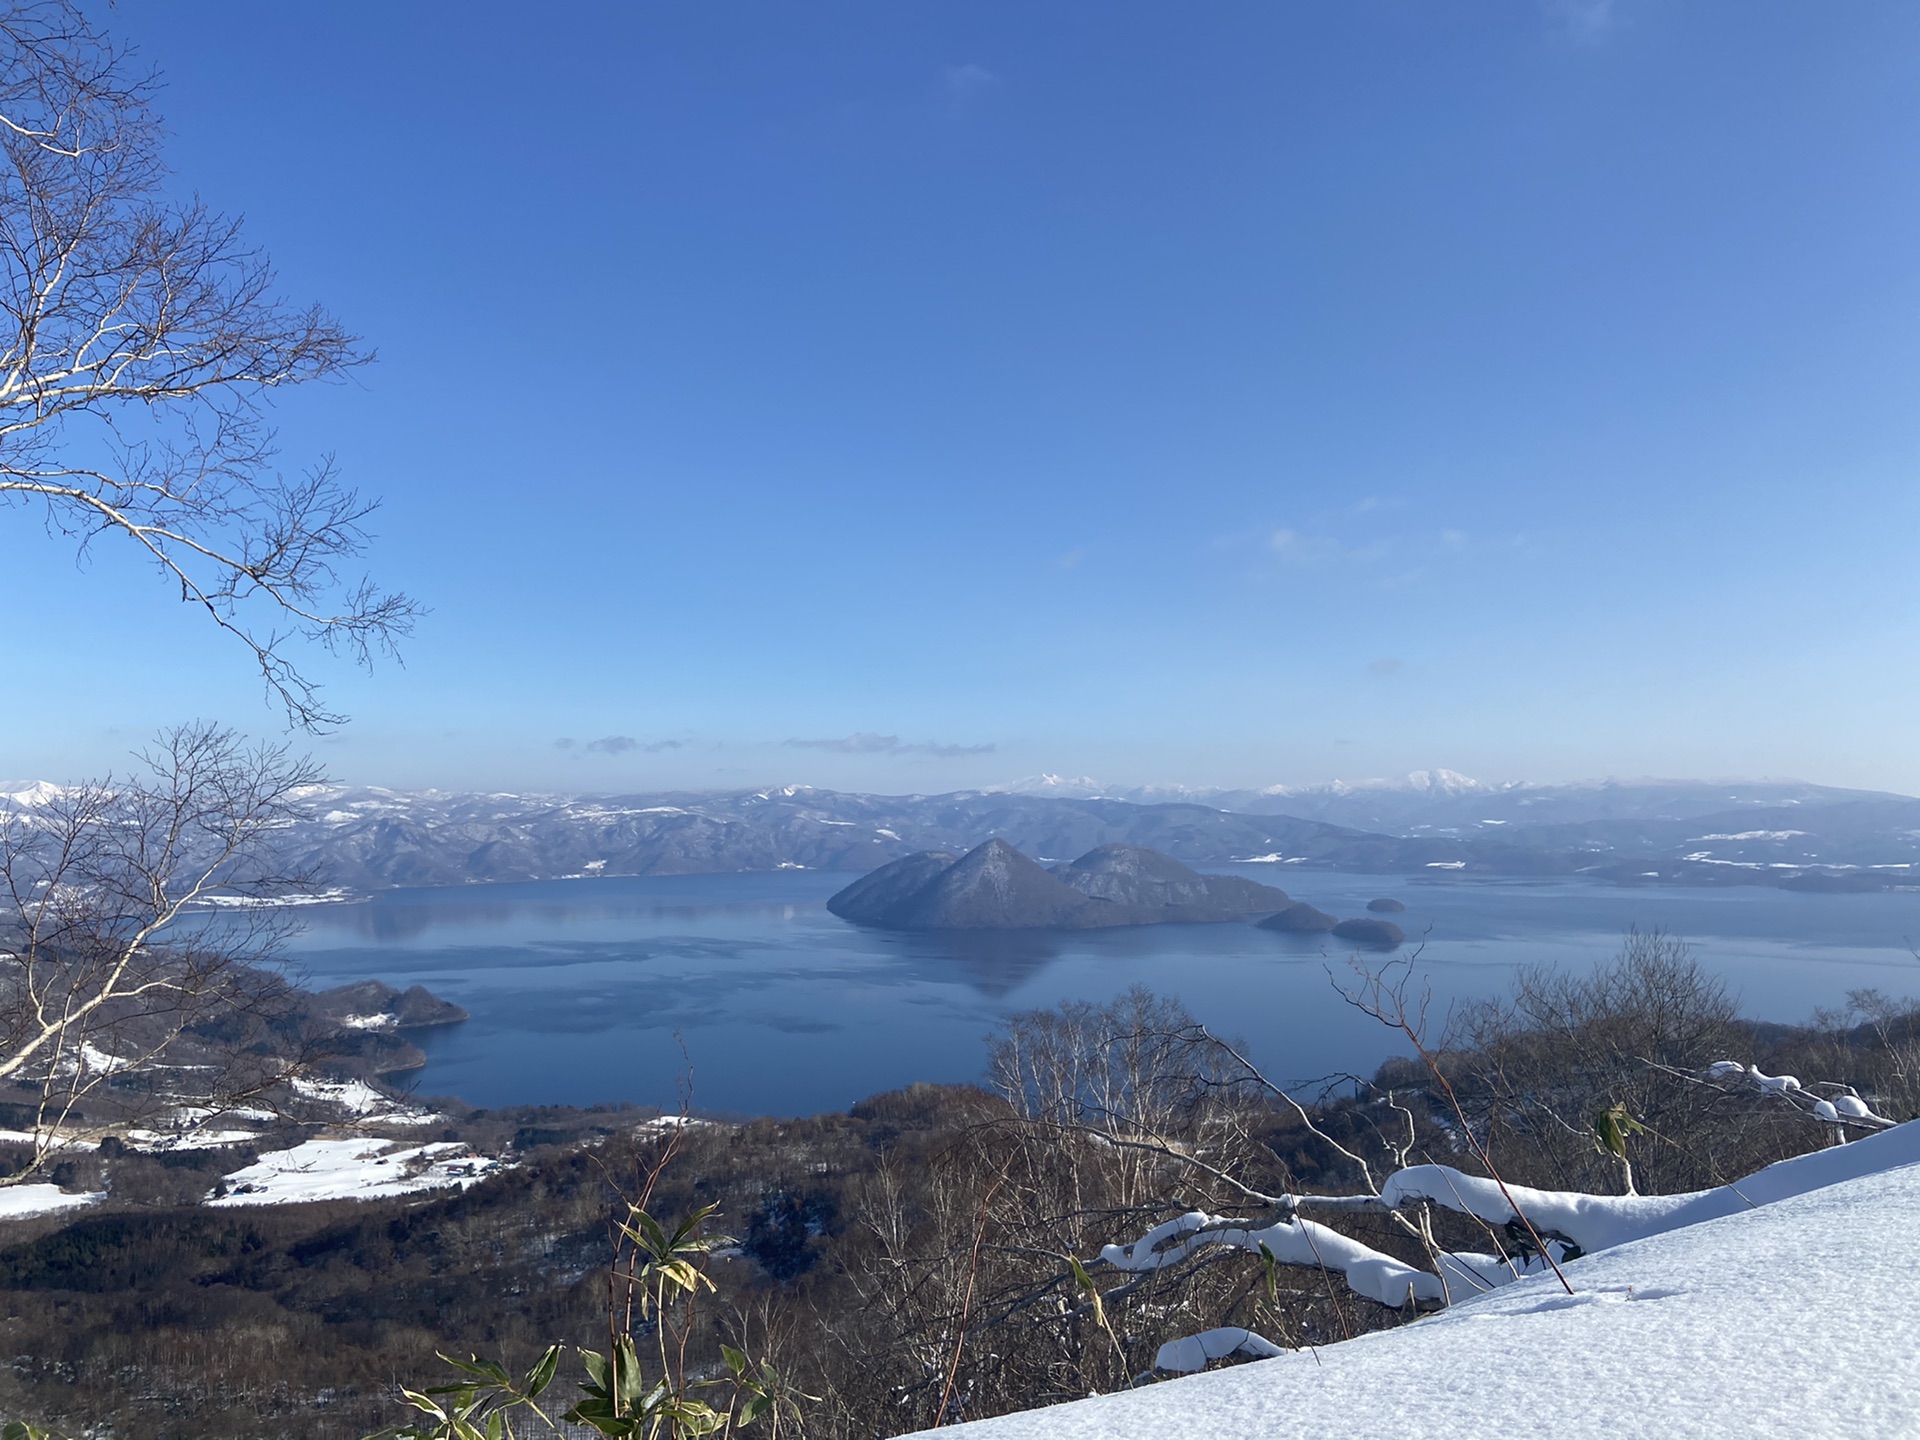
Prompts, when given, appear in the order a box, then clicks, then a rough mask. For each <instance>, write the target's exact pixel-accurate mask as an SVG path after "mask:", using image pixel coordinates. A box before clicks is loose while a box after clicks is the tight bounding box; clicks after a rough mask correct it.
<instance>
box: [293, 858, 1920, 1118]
mask: <svg viewBox="0 0 1920 1440" xmlns="http://www.w3.org/2000/svg"><path fill="white" fill-rule="evenodd" d="M1242 873H1246V874H1250V875H1253V876H1254V877H1255V878H1257V879H1261V880H1268V881H1272V880H1274V879H1279V880H1281V881H1282V882H1283V883H1285V884H1286V885H1287V888H1288V889H1289V890H1291V891H1293V892H1294V893H1295V894H1296V896H1297V897H1298V898H1302V899H1306V900H1308V901H1310V902H1311V903H1313V904H1315V905H1317V906H1319V907H1320V908H1321V909H1323V910H1330V911H1333V912H1335V913H1337V914H1341V915H1357V914H1362V913H1364V909H1363V907H1364V905H1365V903H1366V901H1367V900H1369V899H1371V898H1372V897H1374V896H1376V895H1392V896H1394V897H1396V898H1398V899H1400V900H1403V901H1404V902H1405V903H1406V905H1407V913H1406V914H1404V915H1400V916H1396V917H1394V918H1395V919H1396V920H1398V921H1399V922H1400V924H1401V926H1402V928H1404V929H1405V930H1406V931H1407V933H1408V935H1409V936H1412V937H1416V938H1417V937H1420V936H1422V935H1425V936H1426V949H1425V951H1424V954H1423V955H1422V957H1421V962H1420V963H1421V969H1422V971H1423V972H1424V973H1425V974H1426V975H1427V976H1428V977H1429V978H1430V979H1431V982H1432V985H1433V989H1434V994H1435V996H1436V1000H1437V1004H1436V1008H1435V1013H1436V1015H1442V1016H1443V1015H1444V1013H1445V1007H1446V1004H1447V1002H1449V1001H1451V1000H1453V999H1456V998H1475V997H1479V996H1484V995H1491V994H1495V993H1498V992H1499V991H1501V990H1502V989H1504V987H1505V986H1506V984H1507V982H1508V980H1509V979H1510V977H1511V975H1512V973H1513V971H1514V970H1515V969H1516V968H1517V967H1519V966H1522V965H1530V964H1534V965H1551V966H1561V967H1569V968H1573V969H1582V970H1584V969H1588V968H1591V967H1592V966H1593V965H1594V964H1595V963H1596V962H1599V961H1602V960H1605V959H1607V958H1609V957H1611V956H1612V955H1614V954H1615V953H1617V952H1618V950H1619V948H1620V944H1621V940H1622V937H1623V936H1624V934H1625V933H1626V931H1627V929H1628V928H1629V927H1630V926H1635V925H1637V926H1638V927H1639V928H1641V929H1642V930H1648V929H1654V928H1658V929H1662V930H1665V931H1667V932H1668V933H1670V934H1675V935H1679V936H1683V937H1684V938H1686V939H1687V940H1688V941H1689V942H1690V943H1691V945H1692V946H1693V949H1694V953H1695V954H1696V955H1697V956H1698V958H1699V959H1700V960H1701V961H1702V962H1703V963H1704V964H1706V965H1707V966H1709V967H1710V968H1711V969H1713V970H1714V971H1716V972H1718V973H1719V974H1722V975H1724V976H1725V977H1727V979H1728V980H1729V981H1730V982H1731V984H1732V985H1733V987H1734V989H1735V990H1736V991H1737V992H1738V994H1739V995H1740V997H1741V1000H1742V1002H1743V1005H1744V1008H1745V1010H1746V1012H1747V1013H1748V1014H1750V1015H1754V1016H1758V1017H1762V1018H1766V1019H1773V1020H1801V1019H1805V1018H1806V1017H1807V1016H1808V1015H1809V1014H1810V1013H1811V1012H1812V1011H1813V1010H1814V1009H1815V1008H1816V1007H1818V1006H1823V1005H1837V1004H1839V1003H1841V1002H1842V1001H1843V1000H1844V998H1845V996H1846V992H1847V991H1848V990H1850V989H1854V988H1857V987H1863V986H1872V987H1877V988H1879V989H1882V990H1886V991H1888V992H1891V993H1895V994H1900V995H1905V994H1908V993H1912V992H1920V963H1917V962H1916V961H1915V960H1914V958H1913V956H1912V954H1911V953H1910V951H1909V949H1908V944H1907V940H1908V937H1909V936H1912V937H1915V938H1916V939H1920V894H1889V895H1800V894H1794V893H1791V892H1788V891H1782V890H1762V889H1746V888H1740V889H1728V890H1685V889H1647V890H1632V889H1619V888H1614V887H1608V886H1598V885H1590V884H1577V883H1564V882H1555V883H1534V882H1506V883H1500V882H1491V883H1490V882H1486V881H1459V880H1443V881H1434V880H1430V879H1427V878H1425V877H1422V878H1420V879H1418V880H1412V881H1393V880H1389V879H1383V878H1382V877H1380V876H1357V875H1340V874H1331V873H1326V872H1308V873H1292V872H1289V873H1286V874H1285V875H1283V876H1278V877H1276V876H1275V875H1274V874H1273V871H1272V869H1271V867H1265V866H1249V867H1243V870H1242ZM850 878H851V877H849V876H846V875H829V874H818V873H811V872H798V873H792V872H790V873H785V874H777V875H696V876H679V877H663V878H652V877H650V878H645V879H607V880H571V881H568V880H562V881H548V882H542V883H538V884H525V885H490V886H485V887H475V888H467V889H447V890H397V891H389V892H386V893H384V894H382V895H380V896H378V897H376V898H375V899H373V900H370V901H367V902H365V903H361V904H354V905H338V906H321V907H315V908H313V909H310V910H306V911H303V912H300V913H301V919H302V920H303V921H304V922H305V929H304V930H303V931H302V932H301V933H300V934H299V935H298V936H296V937H295V939H294V940H293V942H292V946H291V949H292V958H293V959H294V960H295V961H296V963H297V964H298V965H299V966H301V967H302V968H303V969H304V970H305V971H306V972H307V974H308V978H309V980H310V982H311V983H313V984H315V985H319V986H329V985H339V984H344V983H346V982H348V981H350V980H360V979H367V978H377V979H381V980H385V981H387V982H388V983H389V984H393V985H398V986H402V987H404V986H408V985H413V984H416V983H417V984H422V985H425V986H426V987H427V988H428V989H430V990H432V991H433V992H434V993H435V994H437V995H442V996H445V997H446V998H447V999H449V1000H453V1001H455V1002H457V1003H458V1004H460V1005H463V1006H465V1007H466V1009H467V1010H468V1011H469V1012H470V1013H471V1015H472V1019H471V1020H469V1021H468V1022H467V1023H466V1024H464V1025H458V1026H451V1027H447V1028H444V1029H439V1030H429V1031H423V1032H417V1033H416V1035H415V1039H416V1040H417V1041H418V1042H419V1044H420V1045H421V1047H422V1048H423V1049H424V1050H425V1051H426V1052H427V1056H428V1063H427V1068H426V1070H425V1071H424V1072H423V1073H422V1074H421V1075H420V1076H419V1077H418V1080H419V1093H421V1094H422V1095H458V1096H461V1097H462V1098H464V1099H466V1100H468V1101H469V1102H471V1103H473V1104H476V1105H506V1104H523V1103H559V1104H571V1105H589V1104H593V1103H594V1102H596V1101H608V1100H632V1101H636V1102H639V1103H642V1104H656V1105H667V1106H671V1105H672V1104H674V1103H675V1098H674V1097H675V1085H676V1078H677V1076H678V1075H679V1074H680V1073H681V1071H682V1069H683V1064H684V1062H683V1060H682V1054H681V1051H682V1046H684V1048H685V1053H686V1056H687V1057H688V1058H689V1059H690V1060H691V1062H692V1065H693V1075H694V1102H695V1104H696V1106H698V1107H700V1108H702V1109H706V1110H710V1111H722V1112H744V1113H756V1114H774V1115H797V1114H810V1113H815V1112H819V1111H823V1110H835V1109H844V1108H845V1107H846V1106H848V1105H850V1104H852V1103H853V1102H854V1101H856V1100H859V1099H861V1098H862V1097H864V1096H867V1095H871V1094H874V1093H876V1092H878V1091H881V1090H887V1089H891V1088H894V1087H896V1086H900V1085H905V1084H908V1083H910V1082H912V1081H915V1080H936V1081H953V1080H973V1079H977V1078H979V1076H980V1074H981V1071H982V1068H983V1064H984V1057H985V1045H984V1040H985V1037H986V1036H987V1035H988V1033H989V1032H990V1031H991V1030H992V1029H993V1028H994V1025H995V1023H996V1022H997V1021H998V1019H999V1018H1000V1017H1001V1016H1003V1015H1006V1014H1008V1013H1009V1012H1012V1011H1017V1010H1026V1009H1032V1008H1035V1007H1039V1006H1045V1005H1051V1004H1053V1003H1054V1002H1056V1001H1058V1000H1062V999H1067V998H1085V999H1095V1000H1099V999H1105V998H1108V997H1110V996H1112V995H1115V994H1117V993H1118V992H1120V991H1122V990H1124V989H1126V988H1127V987H1128V986H1129V985H1133V984H1142V985H1146V986H1148V987H1150V988H1152V989H1154V990H1158V991H1161V992H1165V993H1170V994H1173V995H1177V996H1179V997H1180V998H1181V999H1182V1000H1183V1001H1185V1002H1186V1004H1187V1005H1188V1006H1189V1008H1191V1009H1192V1010H1193V1012H1194V1013H1195V1014H1196V1015H1198V1016H1199V1017H1200V1018H1201V1019H1202V1020H1204V1021H1206V1022H1207V1023H1208V1024H1209V1025H1211V1026H1213V1027H1214V1028H1215V1029H1216V1031H1218V1032H1220V1033H1223V1034H1229V1035H1237V1036H1239V1037H1242V1038H1243V1039H1244V1040H1245V1041H1246V1042H1247V1044H1248V1045H1249V1046H1250V1047H1251V1051H1252V1055H1253V1057H1254V1058H1255V1059H1256V1060H1257V1061H1258V1062H1259V1063H1260V1064H1261V1065H1262V1066H1263V1068H1265V1069H1266V1070H1267V1071H1268V1073H1269V1074H1270V1075H1272V1076H1273V1077H1274V1078H1275V1079H1279V1080H1283V1081H1287V1082H1295V1081H1306V1080H1308V1079H1310V1078H1311V1077H1315V1076H1320V1075H1326V1074H1330V1073H1334V1072H1339V1071H1360V1072H1365V1071H1369V1070H1371V1069H1372V1068H1373V1066H1375V1065H1376V1064H1378V1063H1379V1062H1380V1061H1381V1060H1382V1059H1384V1058H1386V1056H1388V1055H1389V1054H1392V1053H1394V1051H1395V1049H1396V1047H1395V1046H1394V1044H1393V1043H1392V1042H1393V1037H1392V1036H1390V1035H1389V1034H1388V1033H1387V1032H1385V1031H1384V1030H1382V1029H1381V1028H1380V1027H1379V1026H1378V1025H1377V1024H1375V1023H1374V1022H1373V1021H1371V1020H1369V1019H1367V1018H1366V1017H1364V1016H1362V1015H1360V1014H1358V1013H1357V1012H1355V1011H1354V1010H1352V1009H1351V1008H1349V1007H1348V1006H1347V1005H1345V1004H1344V1003H1343V1002H1342V1001H1341V1000H1340V998H1339V997H1338V996H1337V995H1336V994H1335V993H1334V991H1333V989H1332V986H1331V985H1330V983H1329V980H1328V976H1327V969H1328V967H1329V965H1331V966H1332V967H1334V968H1335V969H1336V970H1340V969H1342V968H1343V967H1344V964H1345V956H1346V954H1347V953H1348V950H1349V948H1350V947H1346V946H1342V945H1340V944H1339V943H1338V942H1334V941H1332V940H1331V939H1330V937H1324V936H1312V937H1302V936H1287V935H1280V934H1276V933H1274V932H1271V931H1265V930H1258V929H1255V928H1253V927H1252V926H1250V925H1183V926H1172V925H1167V926H1150V927H1144V928H1139V929H1129V930H1109V931H1095V932H1091V933H1084V934H1064V935H1046V936H1032V935H995V936H953V935H945V936H914V935H894V934H887V933H884V932H879V931H871V930H860V929H857V928H855V927H854V926H851V925H848V924H846V923H845V922H844V921H841V920H838V919H836V918H835V917H833V916H832V915H829V914H828V913H827V911H826V908H825V903H824V902H825V900H826V898H827V896H829V895H831V894H832V893H833V892H834V891H835V890H837V889H839V888H840V887H841V886H842V885H844V884H846V883H847V882H848V880H849V879H850ZM1402 953H1405V952H1404V951H1403V952H1402ZM676 1037H677V1038H676Z"/></svg>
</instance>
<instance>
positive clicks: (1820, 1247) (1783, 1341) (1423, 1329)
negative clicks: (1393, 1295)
mask: <svg viewBox="0 0 1920 1440" xmlns="http://www.w3.org/2000/svg"><path fill="white" fill-rule="evenodd" d="M1909 1128H1911V1127H1908V1126H1901V1127H1899V1129H1897V1130H1893V1131H1888V1132H1885V1133H1884V1134H1883V1135H1880V1136H1875V1137H1873V1138H1872V1139H1869V1140H1864V1141H1859V1142H1856V1143H1855V1144H1853V1145H1849V1146H1846V1147H1843V1148H1841V1149H1839V1150H1834V1151H1824V1152H1819V1158H1818V1160H1816V1157H1813V1156H1809V1157H1803V1162H1804V1161H1805V1160H1816V1164H1815V1165H1814V1166H1810V1167H1807V1169H1808V1170H1812V1169H1821V1170H1825V1169H1828V1167H1831V1172H1830V1173H1833V1174H1834V1175H1835V1177H1836V1183H1833V1184H1831V1185H1828V1186H1826V1187H1825V1188H1822V1189H1814V1190H1810V1191H1807V1192H1806V1193H1802V1194H1797V1195H1787V1196H1785V1197H1783V1198H1779V1199H1772V1203H1764V1204H1758V1205H1757V1208H1754V1209H1751V1210H1745V1211H1742V1212H1741V1213H1737V1214H1729V1215H1724V1216H1722V1217H1720V1218H1714V1219H1704V1220H1702V1221H1701V1222H1700V1223H1698V1224H1694V1225H1689V1226H1687V1227H1685V1228H1683V1229H1676V1230H1670V1231H1667V1232H1665V1233H1662V1234H1655V1235H1652V1236H1649V1237H1647V1238H1644V1239H1638V1240H1632V1241H1629V1242H1627V1243H1625V1244H1622V1245H1620V1246H1619V1247H1618V1248H1616V1249H1610V1250H1605V1251H1602V1252H1600V1253H1598V1254H1594V1255H1590V1256H1588V1257H1586V1258H1585V1259H1582V1260H1578V1261H1575V1262H1573V1263H1572V1264H1570V1265H1568V1266H1567V1267H1566V1268H1567V1278H1568V1279H1569V1281H1571V1283H1572V1285H1573V1287H1574V1290H1575V1292H1576V1293H1575V1294H1574V1295H1572V1296H1569V1295H1567V1294H1566V1293H1565V1291H1563V1290H1562V1289H1561V1287H1560V1285H1559V1282H1558V1281H1556V1280H1555V1279H1554V1278H1553V1277H1552V1276H1551V1275H1540V1276H1532V1277H1529V1278H1527V1279H1525V1280H1522V1281H1520V1282H1518V1283H1515V1284H1513V1285H1509V1286H1506V1287H1504V1288H1502V1289H1499V1290H1496V1291H1493V1292H1491V1293H1489V1294H1486V1295H1483V1296H1479V1297H1476V1298H1474V1299H1471V1300H1468V1301H1466V1302H1464V1303H1461V1304H1458V1305H1456V1306H1454V1307H1453V1308H1451V1309H1449V1310H1445V1311H1442V1312H1441V1313H1439V1314H1437V1315H1434V1316H1431V1317H1429V1318H1426V1319H1423V1320H1420V1321H1418V1322H1416V1323H1415V1324H1413V1325H1410V1326H1406V1327H1404V1328H1401V1329H1397V1330H1390V1331H1383V1332H1380V1333H1376V1334H1372V1335H1366V1336H1362V1337H1360V1338H1359V1339H1356V1340H1351V1341H1347V1342H1345V1343H1342V1344H1337V1345H1329V1346H1324V1347H1321V1348H1320V1349H1319V1350H1318V1351H1316V1352H1304V1351H1302V1352H1294V1353H1289V1354H1287V1355H1284V1356H1281V1357H1279V1358H1277V1359H1271V1360H1262V1361H1258V1362H1255V1363H1253V1364H1248V1365H1242V1366H1239V1367H1236V1368H1234V1369H1230V1370H1222V1371H1215V1372H1213V1373H1211V1374H1204V1375H1195V1376H1191V1377H1188V1378H1185V1379H1180V1380H1170V1381H1166V1382H1164V1383H1162V1384H1158V1385H1152V1386H1148V1387H1145V1388H1143V1389H1141V1390H1137V1391H1133V1392H1131V1393H1127V1394H1121V1395H1110V1396H1103V1397H1099V1398H1096V1399H1091V1400H1083V1401H1077V1402H1074V1403H1072V1404H1065V1405H1056V1406H1053V1407H1050V1408H1048V1409H1044V1410H1032V1411H1027V1412H1025V1413H1023V1414H1019V1415H1009V1416H1004V1417H1001V1418H999V1419H994V1420H984V1421H980V1422H977V1423H975V1424H972V1425H966V1426H961V1427H959V1428H958V1430H957V1431H956V1430H954V1429H948V1430H944V1431H942V1432H941V1434H943V1435H953V1436H955V1440H961V1437H966V1440H1134V1437H1138V1440H1149V1437H1151V1440H1161V1437H1187V1436H1192V1437H1206V1440H1269V1437H1276V1436H1287V1437H1290V1440H1292V1437H1302V1440H1311V1437H1324V1440H1358V1437H1367V1436H1384V1437H1392V1440H1421V1437H1432V1440H1467V1437H1477V1436H1488V1437H1499V1440H1530V1437H1540V1440H1548V1437H1552V1440H1587V1437H1592V1440H1631V1437H1645V1440H1682V1437H1691V1436H1700V1437H1709V1436H1711V1437H1714V1440H1723V1437H1729V1436H1749V1435H1757V1436H1781V1437H1788V1436H1791V1437H1794V1440H1881V1437H1889V1440H1890V1437H1902V1436H1912V1437H1920V1365H1916V1364H1914V1362H1913V1356H1914V1355H1915V1354H1916V1353H1920V1306H1916V1305H1915V1304H1914V1300H1913V1296H1912V1283H1913V1277H1915V1276H1916V1275H1920V1165H1916V1164H1913V1163H1909V1157H1910V1156H1911V1155H1912V1153H1913V1137H1911V1136H1908V1135H1903V1134H1901V1133H1900V1132H1901V1131H1905V1130H1908V1129H1909ZM1914 1133H1915V1135H1916V1136H1920V1129H1915V1132H1914ZM1889 1142H1891V1143H1889ZM1827 1157H1832V1158H1831V1160H1828V1159H1827ZM1876 1157H1878V1161H1879V1163H1883V1164H1886V1165H1890V1166H1891V1167H1892V1168H1885V1169H1878V1170H1876V1169H1874V1168H1873V1166H1874V1163H1875V1160H1876ZM1821 1161H1824V1162H1825V1163H1824V1164H1822V1163H1820V1162H1821ZM1803 1162H1788V1164H1789V1165H1797V1164H1801V1163H1803ZM1773 1168H1776V1169H1777V1168H1779V1167H1773ZM1761 1173H1762V1175H1765V1174H1767V1172H1764V1171H1763V1172H1761ZM1800 1173H1801V1174H1805V1173H1806V1172H1805V1171H1802V1172H1800ZM1843 1175H1844V1176H1847V1177H1849V1178H1840V1177H1841V1176H1843ZM1754 1178H1756V1179H1757V1178H1758V1177H1754ZM1780 1178H1785V1177H1780ZM1746 1183H1747V1182H1741V1185H1740V1186H1738V1187H1735V1188H1736V1189H1744V1188H1745V1186H1746ZM1757 1188H1761V1189H1765V1188H1767V1187H1766V1186H1765V1185H1764V1184H1763V1185H1762V1186H1760V1187H1757ZM1709 1193H1713V1192H1709ZM1756 1198H1757V1197H1756ZM1768 1198H1769V1199H1771V1197H1768ZM1523 1203H1524V1202H1523ZM1343 1299H1344V1297H1343ZM1346 1303H1352V1304H1356V1305H1358V1304H1364V1303H1365V1302H1363V1301H1359V1300H1352V1301H1348V1302H1346Z"/></svg>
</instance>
